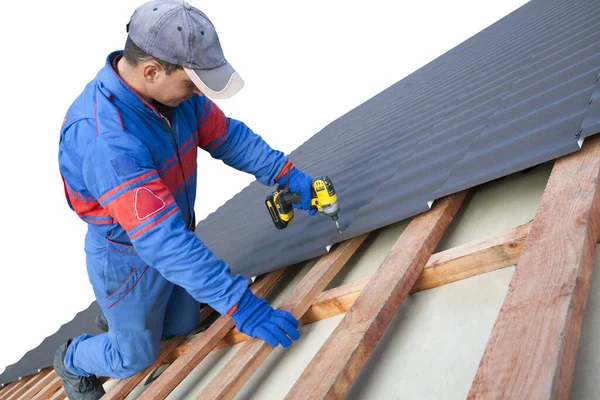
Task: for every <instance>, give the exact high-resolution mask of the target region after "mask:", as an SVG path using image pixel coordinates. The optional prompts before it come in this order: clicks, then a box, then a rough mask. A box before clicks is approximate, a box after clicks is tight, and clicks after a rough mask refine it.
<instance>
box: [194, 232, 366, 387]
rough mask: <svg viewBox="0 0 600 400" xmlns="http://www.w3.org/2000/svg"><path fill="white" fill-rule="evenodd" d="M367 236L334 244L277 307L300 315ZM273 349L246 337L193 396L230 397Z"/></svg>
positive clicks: (258, 340) (259, 341) (297, 315)
mask: <svg viewBox="0 0 600 400" xmlns="http://www.w3.org/2000/svg"><path fill="white" fill-rule="evenodd" d="M367 236H368V233H366V234H363V235H361V236H358V237H355V238H353V239H349V240H346V241H344V242H342V243H339V244H337V245H335V247H334V248H333V249H332V250H331V251H330V252H329V253H328V254H325V255H324V256H322V257H321V258H320V259H319V261H318V262H317V263H316V264H315V265H314V266H313V267H312V268H311V269H310V270H309V271H308V273H307V274H306V276H305V277H304V278H303V279H302V281H300V283H299V284H298V285H297V286H296V287H295V288H294V289H293V290H292V292H291V293H290V294H289V295H288V296H287V298H286V299H285V300H284V301H283V303H282V304H281V305H280V307H279V308H280V309H284V310H287V311H289V312H291V313H292V314H293V315H294V316H295V317H296V318H300V317H301V316H302V315H303V314H304V313H305V312H306V310H308V308H309V307H310V305H311V304H312V302H313V300H314V299H315V298H316V297H317V295H318V294H319V293H321V291H322V290H323V289H324V288H325V287H326V286H327V284H328V283H329V282H331V280H332V279H333V278H334V277H335V275H336V274H337V273H338V272H339V270H340V269H341V268H342V267H343V266H344V265H345V264H346V262H347V261H348V260H349V259H350V257H351V256H352V255H353V254H354V252H355V251H356V250H357V249H358V248H359V246H360V245H361V244H362V243H363V242H364V240H365V239H366V238H367ZM272 351H273V347H271V346H270V345H268V344H267V343H266V342H264V341H262V340H260V339H252V340H249V341H248V342H246V343H245V344H244V346H243V347H242V348H241V349H240V350H239V351H238V352H237V353H236V355H235V357H234V358H233V359H232V360H231V361H229V362H228V363H227V364H226V365H225V366H224V367H223V368H222V369H221V370H220V371H219V373H218V374H217V376H216V377H214V378H213V379H212V380H211V381H210V382H209V383H208V385H206V387H205V388H204V389H203V390H202V391H201V392H200V394H199V395H198V396H197V397H196V398H197V399H231V398H233V397H234V396H235V395H236V394H237V393H238V392H239V390H240V389H241V387H242V386H243V385H244V384H245V383H246V382H247V381H248V379H250V377H251V376H252V374H253V373H254V371H256V370H257V369H258V367H259V366H260V365H261V364H262V362H263V361H264V360H265V359H266V358H267V357H268V355H269V354H271V352H272Z"/></svg>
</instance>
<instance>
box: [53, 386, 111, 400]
mask: <svg viewBox="0 0 600 400" xmlns="http://www.w3.org/2000/svg"><path fill="white" fill-rule="evenodd" d="M66 398H67V392H65V388H64V387H62V386H61V387H60V388H59V389H58V390H57V391H56V392H55V393H54V394H53V395H52V396H51V397H50V399H49V400H63V399H66ZM103 398H104V397H103Z"/></svg>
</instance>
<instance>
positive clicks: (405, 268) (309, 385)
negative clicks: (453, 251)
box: [286, 191, 466, 399]
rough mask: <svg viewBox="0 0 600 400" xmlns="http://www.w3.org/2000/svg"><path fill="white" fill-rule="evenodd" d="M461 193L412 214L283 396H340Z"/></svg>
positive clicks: (416, 274) (450, 216)
mask: <svg viewBox="0 0 600 400" xmlns="http://www.w3.org/2000/svg"><path fill="white" fill-rule="evenodd" d="M465 196H466V191H463V192H460V193H456V194H453V195H451V196H448V197H446V198H444V199H441V200H439V201H438V202H436V203H435V204H434V206H433V208H432V209H431V210H429V211H428V212H425V213H423V214H420V215H418V216H416V217H414V218H413V219H412V220H411V222H410V223H409V225H408V226H407V228H406V229H405V230H404V232H403V233H402V234H401V235H400V237H399V238H398V240H397V241H396V244H395V245H394V247H393V248H392V250H391V251H390V253H389V254H388V256H387V257H386V258H385V260H384V261H383V263H382V264H381V266H380V267H379V269H378V270H377V272H375V274H374V275H373V277H372V278H371V280H370V281H369V283H368V284H367V286H366V287H365V288H364V289H363V291H362V293H361V294H360V296H359V297H358V299H357V300H356V302H355V303H354V305H353V306H352V308H351V309H350V310H349V311H348V312H347V313H346V315H345V317H344V319H342V321H341V322H340V324H339V325H338V326H337V328H336V329H335V330H334V331H333V333H332V334H331V335H330V336H329V338H328V339H327V341H326V342H325V344H323V346H322V347H321V349H320V350H319V352H318V353H317V354H316V356H315V357H314V358H313V359H312V361H311V362H310V363H309V364H308V366H307V367H306V369H305V370H304V372H303V373H302V375H301V376H300V378H299V379H298V381H296V383H295V385H294V386H293V387H292V389H291V390H290V392H289V393H288V395H287V397H286V398H290V399H294V398H295V399H306V398H311V399H320V398H324V397H328V396H331V397H338V398H343V397H344V396H345V394H346V393H347V391H348V389H349V388H350V386H351V384H352V382H353V381H354V379H355V378H356V376H357V375H358V372H359V371H360V370H361V368H362V366H363V365H364V363H365V362H366V360H367V358H368V357H369V355H370V354H371V352H372V351H373V349H374V348H375V345H376V344H377V342H378V341H379V339H380V338H381V336H382V335H383V332H384V331H385V329H386V328H387V326H388V325H389V323H390V321H391V320H392V318H393V316H394V315H395V314H396V311H397V310H398V308H400V305H401V304H402V301H403V300H404V298H406V296H408V294H409V292H410V290H411V288H412V287H413V285H414V284H415V282H416V280H417V278H418V277H419V275H420V274H421V272H422V270H423V268H424V267H425V264H426V263H427V260H428V259H429V257H430V256H431V254H432V253H433V250H434V249H435V246H436V245H437V244H438V242H439V240H440V238H441V237H442V235H443V233H444V232H445V230H446V228H447V227H448V225H449V224H450V222H451V221H452V219H453V217H454V215H455V214H456V212H457V211H458V209H459V207H460V205H461V204H462V202H463V200H464V198H465Z"/></svg>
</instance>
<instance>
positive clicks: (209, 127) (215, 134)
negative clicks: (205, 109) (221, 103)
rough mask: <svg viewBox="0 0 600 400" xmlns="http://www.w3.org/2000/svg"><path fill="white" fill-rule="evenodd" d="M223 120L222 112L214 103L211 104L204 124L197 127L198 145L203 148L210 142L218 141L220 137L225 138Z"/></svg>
mask: <svg viewBox="0 0 600 400" xmlns="http://www.w3.org/2000/svg"><path fill="white" fill-rule="evenodd" d="M207 101H208V100H207ZM225 120H226V118H225V114H224V113H223V111H221V109H220V108H219V107H217V105H216V104H215V103H211V107H210V111H209V113H208V115H207V116H206V119H205V120H204V123H203V124H202V125H200V126H199V127H198V145H199V146H200V147H202V148H205V147H206V146H208V144H209V143H210V142H212V141H214V140H217V139H219V138H220V137H221V136H224V137H225V136H226V135H227V132H225V127H226V124H225ZM223 140H225V139H223Z"/></svg>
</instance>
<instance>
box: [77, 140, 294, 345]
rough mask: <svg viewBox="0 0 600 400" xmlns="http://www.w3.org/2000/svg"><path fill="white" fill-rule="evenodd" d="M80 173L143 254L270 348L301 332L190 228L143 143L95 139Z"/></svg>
mask: <svg viewBox="0 0 600 400" xmlns="http://www.w3.org/2000/svg"><path fill="white" fill-rule="evenodd" d="M83 173H84V179H85V183H86V186H87V187H88V190H89V191H90V193H91V194H92V195H93V196H94V197H95V198H96V199H97V200H98V202H99V203H100V205H101V206H102V207H103V208H104V209H105V210H107V211H108V213H109V214H110V215H111V216H112V217H113V218H114V220H115V221H117V222H118V223H119V225H121V226H122V227H123V228H124V229H125V230H126V231H127V235H128V236H129V238H130V239H131V243H132V244H133V246H134V248H135V250H136V251H137V252H138V254H139V256H140V257H141V258H142V259H143V260H144V261H145V262H147V263H148V264H149V265H151V266H152V267H154V268H156V269H157V270H158V271H159V272H160V273H161V274H162V275H163V276H164V277H165V279H167V280H169V281H170V282H173V283H175V284H176V285H179V286H181V287H183V288H184V289H186V290H187V291H188V293H190V294H191V295H192V297H194V298H195V299H196V300H198V301H199V302H201V303H207V304H209V305H210V306H211V307H213V308H214V309H215V310H217V312H219V313H221V314H227V315H230V316H231V317H232V318H233V320H234V322H235V324H236V326H237V327H238V329H239V330H240V331H241V332H243V333H245V334H247V335H249V336H252V337H258V338H261V339H263V340H265V341H266V342H267V343H269V344H270V345H271V346H273V347H276V346H278V345H279V344H281V345H282V346H283V347H289V346H290V345H291V344H292V340H297V339H298V338H299V337H300V333H299V332H298V330H297V328H298V321H297V320H296V319H295V318H294V316H293V315H292V314H290V313H289V312H287V311H283V310H274V309H273V308H272V307H271V306H270V305H269V304H268V303H267V302H266V301H265V300H262V299H260V298H258V297H256V296H255V295H254V294H253V293H252V291H251V290H250V289H249V288H248V281H247V280H246V279H245V278H244V277H243V276H241V275H233V274H232V273H231V271H230V269H229V266H228V265H227V264H226V263H225V262H224V261H222V260H219V259H217V258H216V257H215V255H214V254H213V253H212V252H211V251H210V249H209V248H208V247H206V246H205V245H204V244H203V243H202V242H201V241H200V239H198V237H197V236H196V235H195V234H194V233H193V232H191V231H189V230H187V229H186V227H185V223H184V220H183V216H182V213H181V210H179V207H178V206H177V203H175V200H174V199H173V196H172V195H171V193H170V191H169V189H168V188H167V186H166V185H165V184H164V183H163V182H162V180H161V179H160V177H159V175H158V173H157V172H156V169H155V168H154V165H153V162H152V157H151V156H150V154H149V152H148V151H147V149H146V148H145V147H144V146H143V145H142V144H141V143H140V142H139V141H137V140H136V139H135V138H133V137H131V136H129V135H127V134H126V133H125V132H119V133H118V134H116V135H111V134H110V133H107V134H103V135H101V136H99V137H97V138H96V140H95V142H94V143H93V144H92V145H91V146H90V147H89V148H88V151H87V153H86V156H85V158H84V162H83Z"/></svg>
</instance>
